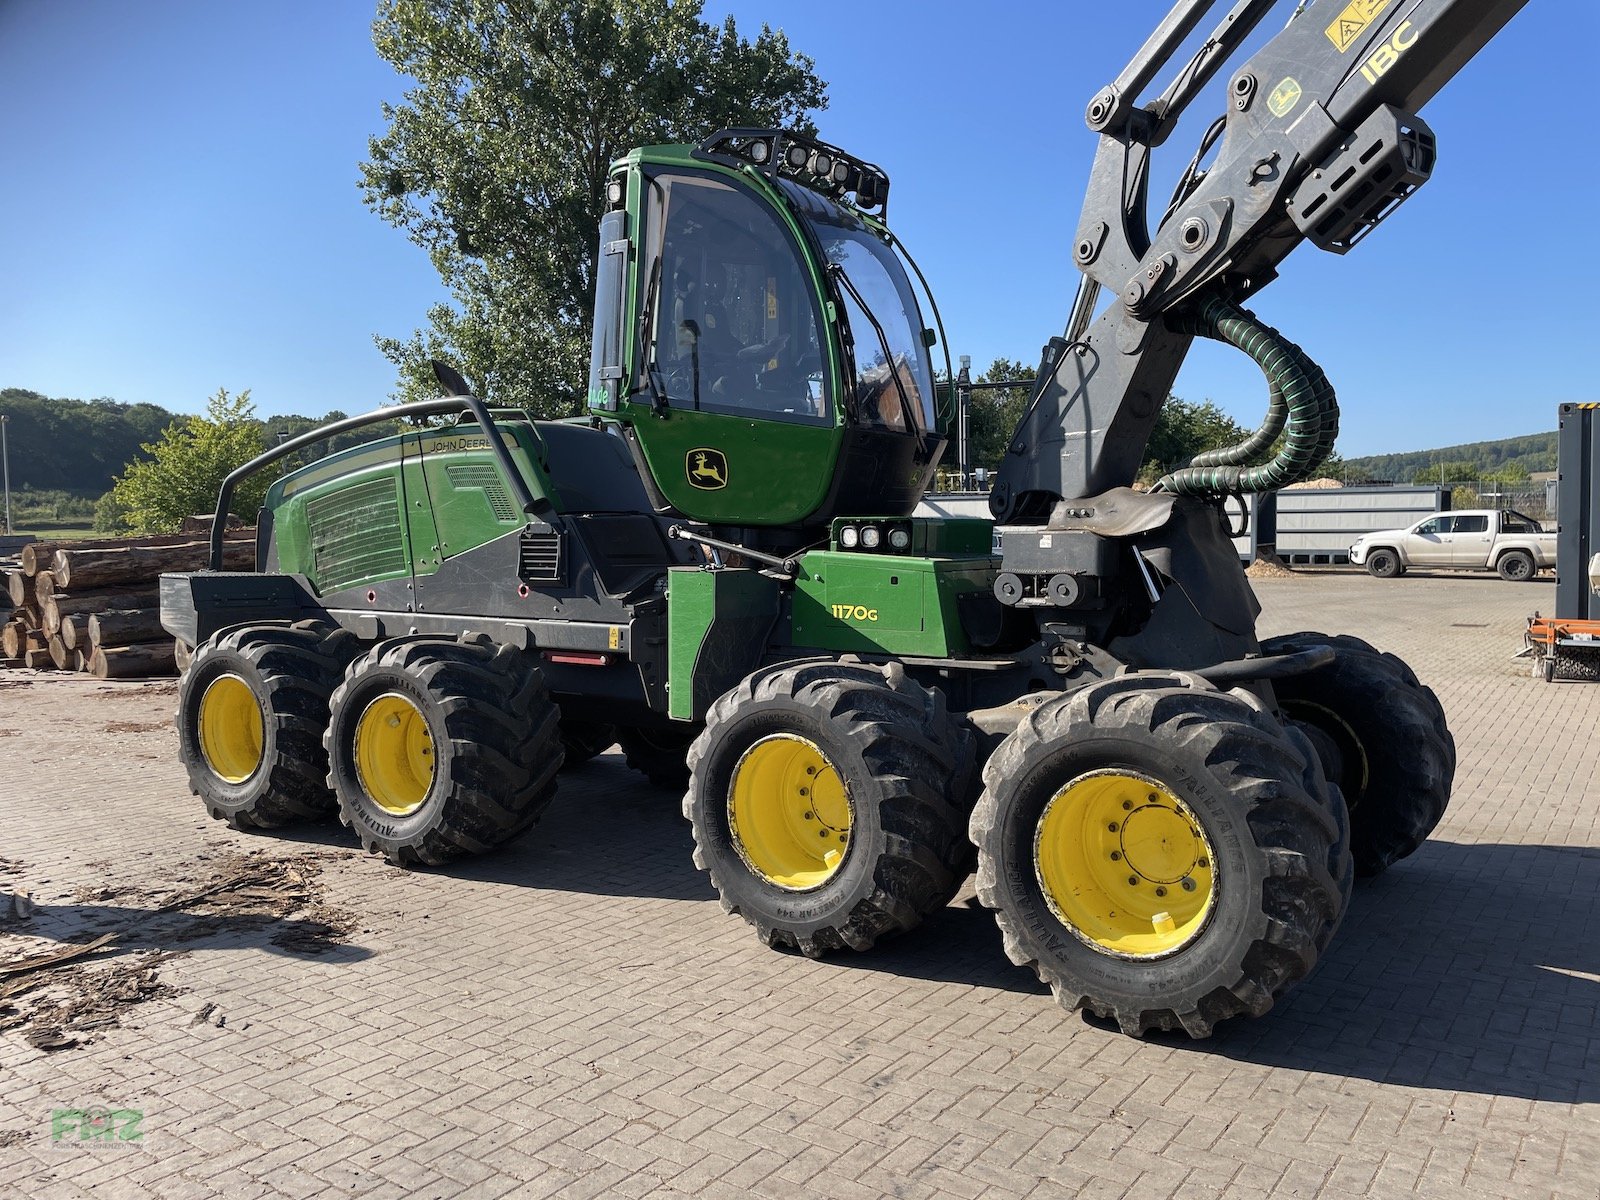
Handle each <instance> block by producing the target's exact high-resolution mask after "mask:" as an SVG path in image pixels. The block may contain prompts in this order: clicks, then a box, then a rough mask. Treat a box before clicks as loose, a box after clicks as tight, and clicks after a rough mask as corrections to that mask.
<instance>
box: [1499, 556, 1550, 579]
mask: <svg viewBox="0 0 1600 1200" xmlns="http://www.w3.org/2000/svg"><path fill="white" fill-rule="evenodd" d="M1494 569H1495V570H1496V571H1498V572H1499V573H1500V578H1501V579H1504V580H1505V581H1506V582H1507V583H1527V582H1528V580H1530V579H1533V578H1535V577H1537V576H1538V574H1539V568H1538V566H1537V565H1536V564H1535V563H1534V561H1533V555H1531V554H1529V553H1528V552H1527V551H1526V550H1507V551H1506V552H1505V553H1504V554H1502V555H1501V556H1500V560H1499V561H1498V562H1497V563H1495V565H1494Z"/></svg>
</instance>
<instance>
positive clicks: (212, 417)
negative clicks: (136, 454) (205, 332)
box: [104, 389, 271, 533]
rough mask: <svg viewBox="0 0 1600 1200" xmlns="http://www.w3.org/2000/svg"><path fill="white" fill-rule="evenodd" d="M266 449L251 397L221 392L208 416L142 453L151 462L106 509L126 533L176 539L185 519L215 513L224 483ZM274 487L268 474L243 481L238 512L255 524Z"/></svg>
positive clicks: (129, 474)
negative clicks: (264, 499) (167, 535)
mask: <svg viewBox="0 0 1600 1200" xmlns="http://www.w3.org/2000/svg"><path fill="white" fill-rule="evenodd" d="M261 446H262V423H261V422H260V421H258V420H257V419H256V417H255V406H254V405H253V404H251V402H250V393H249V391H248V390H246V391H243V392H240V393H239V394H238V395H237V396H230V395H229V394H228V392H227V390H226V389H219V390H218V392H217V394H216V395H215V396H213V397H211V399H210V400H209V401H208V402H207V403H206V411H205V415H204V416H197V417H189V418H188V419H187V420H186V421H184V422H183V423H182V424H181V425H175V426H172V427H169V428H168V429H167V430H166V431H165V432H164V433H163V434H162V435H161V439H160V440H159V441H156V442H151V443H148V444H147V445H145V446H143V447H141V449H143V450H144V451H145V452H146V453H147V454H149V456H150V457H149V458H148V459H146V460H140V461H135V462H132V463H130V464H129V465H128V468H127V469H126V470H125V471H124V472H123V473H122V474H121V475H120V476H119V477H118V479H117V481H116V483H115V484H113V485H112V488H111V493H110V499H109V500H107V501H105V502H104V509H105V511H106V512H107V513H108V514H113V515H114V519H116V520H120V521H121V523H122V527H123V528H124V529H128V530H132V531H134V532H138V533H174V532H176V531H177V529H178V526H179V525H181V524H182V523H183V518H184V517H187V516H190V515H192V514H195V513H208V512H210V511H212V509H214V508H215V507H216V502H217V489H218V488H220V487H221V486H222V481H223V479H224V478H226V477H227V475H228V473H229V472H230V471H232V470H233V469H234V468H235V467H238V466H241V465H242V464H244V463H245V462H247V461H249V460H250V459H251V458H254V457H255V456H256V455H257V454H259V453H260V452H261ZM270 483H271V476H270V475H269V474H268V473H266V472H263V473H262V474H260V475H257V476H255V477H253V478H249V479H246V480H244V482H243V483H241V484H240V486H239V490H238V491H237V492H236V493H235V494H234V499H233V504H232V509H233V511H234V512H236V513H238V514H239V515H241V516H243V517H245V518H246V519H247V520H248V519H252V518H253V517H254V516H255V512H256V510H257V509H258V508H260V507H261V499H262V497H263V495H265V493H266V490H267V486H268V484H270Z"/></svg>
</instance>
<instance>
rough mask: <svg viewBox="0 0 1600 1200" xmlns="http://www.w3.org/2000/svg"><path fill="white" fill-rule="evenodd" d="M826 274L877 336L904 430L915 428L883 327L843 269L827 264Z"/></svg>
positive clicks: (914, 420)
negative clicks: (846, 295) (903, 417)
mask: <svg viewBox="0 0 1600 1200" xmlns="http://www.w3.org/2000/svg"><path fill="white" fill-rule="evenodd" d="M828 273H829V274H830V275H832V276H833V277H834V278H835V279H836V280H838V281H839V283H840V284H842V285H843V287H844V290H845V291H847V292H849V293H850V299H852V300H854V301H855V302H856V307H857V308H859V309H860V310H861V312H862V315H863V316H865V317H866V318H867V323H868V324H869V325H871V326H872V332H873V333H875V334H877V335H878V346H879V348H880V349H882V351H883V361H884V363H885V364H886V365H887V366H888V368H889V374H890V377H891V378H893V379H894V386H895V390H896V391H897V392H899V393H900V406H901V408H902V409H903V410H904V412H905V414H906V428H908V429H914V428H916V424H917V420H916V417H915V415H914V414H913V411H912V406H911V397H910V396H909V395H908V394H907V393H906V385H905V381H904V380H902V379H901V378H900V368H899V367H898V366H897V365H896V364H895V361H894V352H893V351H892V350H890V349H889V337H888V335H887V334H885V333H884V332H883V326H882V325H881V324H879V323H878V318H877V317H876V316H875V315H874V314H873V311H872V307H871V306H870V305H869V304H868V303H867V302H866V299H865V298H864V297H863V296H862V295H861V293H860V292H859V291H857V290H856V285H855V284H854V283H852V282H850V276H849V275H847V274H845V269H844V268H843V267H841V266H840V265H839V264H838V263H829V264H828Z"/></svg>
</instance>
